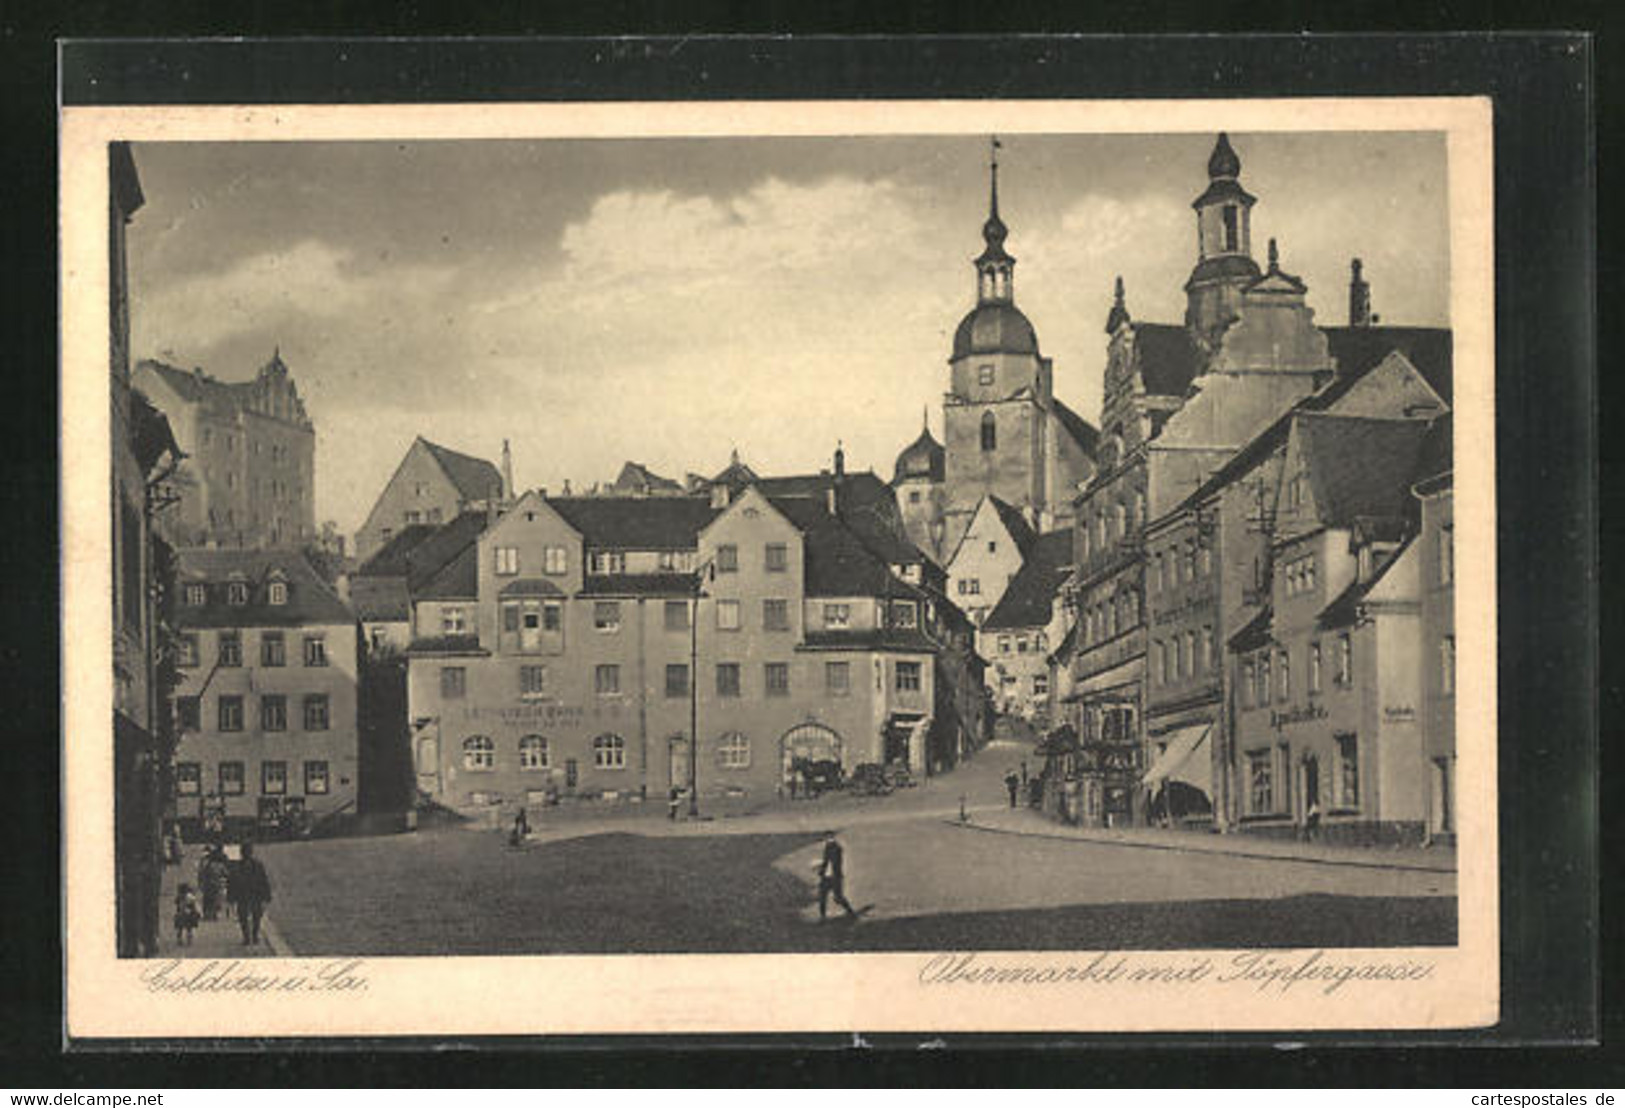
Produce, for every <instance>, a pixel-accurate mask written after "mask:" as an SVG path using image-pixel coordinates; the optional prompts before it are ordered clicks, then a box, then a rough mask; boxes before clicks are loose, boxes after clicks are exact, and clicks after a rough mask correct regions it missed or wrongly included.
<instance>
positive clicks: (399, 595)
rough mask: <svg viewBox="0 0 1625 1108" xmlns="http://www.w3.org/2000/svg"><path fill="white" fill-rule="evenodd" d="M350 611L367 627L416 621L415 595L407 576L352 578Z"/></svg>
mask: <svg viewBox="0 0 1625 1108" xmlns="http://www.w3.org/2000/svg"><path fill="white" fill-rule="evenodd" d="M350 607H351V608H353V609H355V614H356V618H357V619H359V620H361V622H363V623H400V622H403V621H405V620H409V619H411V618H412V594H411V593H409V592H407V590H406V578H405V577H404V576H403V577H352V578H350Z"/></svg>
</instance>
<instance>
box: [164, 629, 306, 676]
mask: <svg viewBox="0 0 1625 1108" xmlns="http://www.w3.org/2000/svg"><path fill="white" fill-rule="evenodd" d="M303 657H304V660H305V665H307V666H325V665H327V639H326V638H325V637H324V636H322V635H306V636H305V638H304V650H303ZM199 658H200V651H199V649H198V636H197V633H196V632H187V633H186V634H183V635H182V636H181V637H180V653H179V657H178V658H177V659H176V664H177V665H179V666H181V667H182V668H183V669H191V668H194V667H196V666H197V665H199V664H200V663H199ZM215 660H216V664H218V665H220V666H224V667H227V668H232V669H235V668H236V667H238V666H241V665H242V664H243V633H242V632H241V631H221V632H220V633H219V637H218V648H217V653H216V655H215ZM287 664H288V654H287V639H286V637H285V636H284V634H283V633H282V632H281V631H261V632H260V665H262V666H268V667H271V668H275V667H278V666H285V665H287Z"/></svg>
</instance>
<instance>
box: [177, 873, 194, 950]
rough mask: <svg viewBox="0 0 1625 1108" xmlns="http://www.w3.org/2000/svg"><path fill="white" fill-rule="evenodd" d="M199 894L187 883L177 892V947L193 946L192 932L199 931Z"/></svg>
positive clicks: (183, 883) (183, 882) (182, 883)
mask: <svg viewBox="0 0 1625 1108" xmlns="http://www.w3.org/2000/svg"><path fill="white" fill-rule="evenodd" d="M199 915H200V913H199V911H198V903H197V893H196V892H194V891H193V890H192V886H191V885H188V884H187V883H186V882H185V881H182V882H181V887H180V888H178V889H176V890H175V945H176V946H191V945H192V932H194V931H196V930H197V924H198V917H199Z"/></svg>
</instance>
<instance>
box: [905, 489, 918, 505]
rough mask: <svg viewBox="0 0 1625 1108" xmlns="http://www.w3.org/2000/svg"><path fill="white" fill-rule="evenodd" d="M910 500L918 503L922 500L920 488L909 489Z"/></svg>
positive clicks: (912, 502) (911, 502)
mask: <svg viewBox="0 0 1625 1108" xmlns="http://www.w3.org/2000/svg"><path fill="white" fill-rule="evenodd" d="M908 502H909V503H910V504H918V503H919V502H920V490H919V489H909V490H908Z"/></svg>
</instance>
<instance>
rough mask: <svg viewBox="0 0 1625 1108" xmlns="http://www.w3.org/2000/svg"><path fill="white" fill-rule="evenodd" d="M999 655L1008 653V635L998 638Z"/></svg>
mask: <svg viewBox="0 0 1625 1108" xmlns="http://www.w3.org/2000/svg"><path fill="white" fill-rule="evenodd" d="M999 653H1000V654H1008V653H1010V636H1009V635H1000V636H999Z"/></svg>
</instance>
